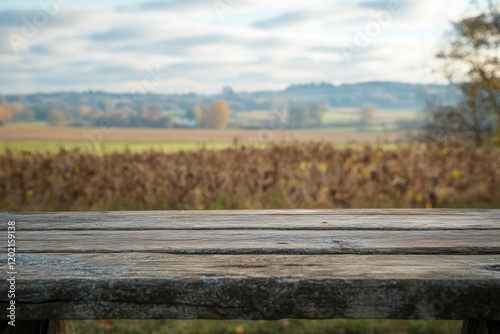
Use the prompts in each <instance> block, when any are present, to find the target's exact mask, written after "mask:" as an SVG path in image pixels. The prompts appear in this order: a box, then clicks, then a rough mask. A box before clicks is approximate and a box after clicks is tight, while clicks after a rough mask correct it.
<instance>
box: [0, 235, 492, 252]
mask: <svg viewBox="0 0 500 334" xmlns="http://www.w3.org/2000/svg"><path fill="white" fill-rule="evenodd" d="M0 235H1V234H0ZM17 237H18V239H19V243H20V246H21V247H20V248H19V250H18V252H30V253H35V252H41V253H46V252H68V251H72V252H86V253H105V252H132V251H133V252H143V251H148V252H163V253H186V254H481V253H490V254H494V253H500V230H466V231H463V230H460V231H458V230H452V231H448V230H445V231H439V233H437V232H436V231H420V230H415V231H379V230H375V231H371V230H369V231H358V230H353V231H344V230H342V231H330V230H326V231H316V230H292V231H282V230H223V231H220V230H145V231H142V230H141V231H121V230H116V231H108V230H106V231H101V230H85V231H78V232H76V231H67V230H63V231H59V230H54V231H47V232H40V231H21V230H20V231H19V232H18V234H17Z"/></svg>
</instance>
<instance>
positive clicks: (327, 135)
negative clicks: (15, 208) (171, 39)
mask: <svg viewBox="0 0 500 334" xmlns="http://www.w3.org/2000/svg"><path fill="white" fill-rule="evenodd" d="M407 135H408V133H407V132H405V131H389V132H384V133H382V132H359V131H356V130H354V129H352V130H349V129H343V130H338V129H337V130H324V129H321V130H294V131H292V130H286V131H283V130H265V129H264V130H236V129H226V130H207V129H151V128H112V129H101V128H87V127H85V128H73V127H44V126H40V127H27V126H16V125H10V126H6V127H2V128H0V154H1V153H2V152H5V151H6V150H7V149H10V150H13V151H50V152H55V151H58V150H59V149H61V148H64V149H75V148H79V149H83V150H87V151H89V150H90V151H97V152H114V151H124V150H127V149H129V150H131V151H135V152H138V151H144V150H151V149H153V150H158V151H163V152H175V151H180V150H196V149H202V148H209V149H211V148H213V149H221V148H227V147H231V146H232V145H233V144H234V143H235V142H237V143H238V144H244V145H247V146H262V145H265V144H270V143H283V142H327V143H337V144H345V143H360V144H365V143H377V142H378V143H383V142H393V141H397V140H405V139H406V138H407Z"/></svg>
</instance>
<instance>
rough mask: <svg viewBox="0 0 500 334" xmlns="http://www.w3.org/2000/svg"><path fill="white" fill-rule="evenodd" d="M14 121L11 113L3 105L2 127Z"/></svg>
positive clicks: (0, 122) (0, 112)
mask: <svg viewBox="0 0 500 334" xmlns="http://www.w3.org/2000/svg"><path fill="white" fill-rule="evenodd" d="M11 119H12V113H11V111H10V110H9V109H8V108H6V107H5V106H3V105H0V125H4V124H5V123H7V122H8V121H10V120H11Z"/></svg>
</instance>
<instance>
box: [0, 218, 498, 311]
mask: <svg viewBox="0 0 500 334" xmlns="http://www.w3.org/2000/svg"><path fill="white" fill-rule="evenodd" d="M0 219H2V220H4V221H10V220H15V221H16V246H17V248H16V266H17V269H18V274H17V277H16V289H17V290H16V310H17V311H18V315H17V319H18V320H37V319H108V318H214V319H230V318H249V319H277V318H283V317H300V318H333V317H344V318H398V319H434V318H439V319H489V320H500V305H499V303H498V300H500V210H484V211H483V210H336V211H328V210H319V211H308V210H290V211H237V212H235V211H215V212H214V211H209V212H194V211H189V212H182V211H181V212H158V211H154V212H112V213H100V212H92V213H85V212H76V213H0ZM6 232H7V231H6V229H5V230H1V231H0V238H2V236H3V237H5V234H6ZM4 240H5V238H4ZM419 254H421V255H419ZM453 254H455V255H453ZM0 262H2V263H6V254H0ZM6 288H7V287H6V286H5V285H0V307H6V303H7V302H8V300H7V293H6V292H7V290H6Z"/></svg>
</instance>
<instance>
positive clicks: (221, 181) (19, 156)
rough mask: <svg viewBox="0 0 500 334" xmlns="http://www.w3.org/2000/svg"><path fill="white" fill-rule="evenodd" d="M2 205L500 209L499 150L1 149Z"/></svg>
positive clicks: (46, 207)
mask: <svg viewBox="0 0 500 334" xmlns="http://www.w3.org/2000/svg"><path fill="white" fill-rule="evenodd" d="M0 205H1V207H2V209H3V210H24V211H35V210H39V211H44V210H133V209H137V210H140V209H250V208H251V209H259V208H339V207H341V208H348V207H499V206H500V153H499V152H498V151H495V150H492V149H489V148H483V149H476V148H472V147H460V148H457V147H455V148H454V147H449V146H435V145H427V146H413V147H411V146H407V147H399V148H396V149H382V148H378V147H375V146H365V147H360V148H359V149H357V148H341V149H339V148H336V147H334V146H333V145H331V144H317V143H311V144H300V145H280V146H272V147H269V148H265V149H258V148H245V147H239V148H233V149H225V150H221V151H210V150H201V151H193V152H179V153H173V154H167V153H161V152H143V153H130V152H122V153H111V154H106V155H97V154H92V153H88V152H81V151H78V150H75V151H60V152H59V153H57V154H49V153H27V152H25V153H16V154H14V153H10V152H7V153H6V154H5V155H1V156H0Z"/></svg>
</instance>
